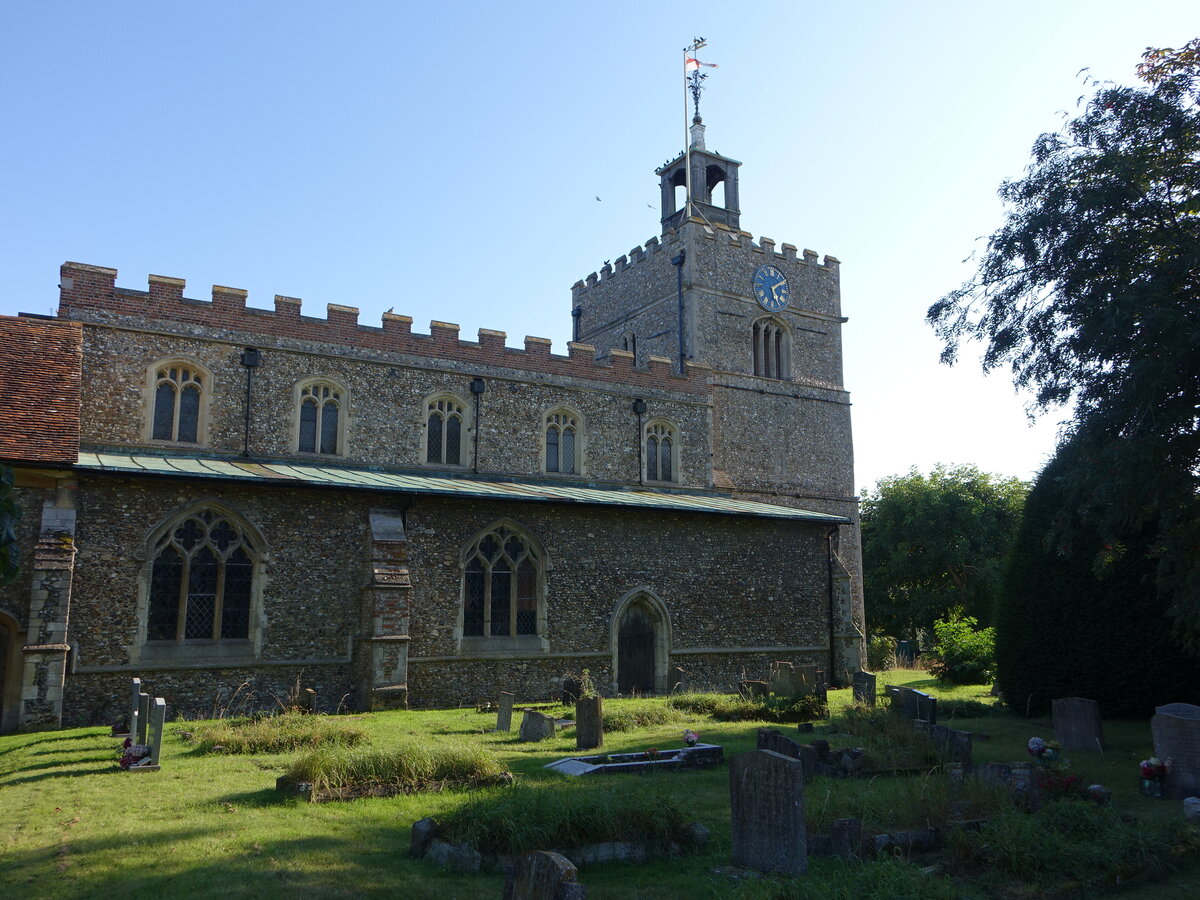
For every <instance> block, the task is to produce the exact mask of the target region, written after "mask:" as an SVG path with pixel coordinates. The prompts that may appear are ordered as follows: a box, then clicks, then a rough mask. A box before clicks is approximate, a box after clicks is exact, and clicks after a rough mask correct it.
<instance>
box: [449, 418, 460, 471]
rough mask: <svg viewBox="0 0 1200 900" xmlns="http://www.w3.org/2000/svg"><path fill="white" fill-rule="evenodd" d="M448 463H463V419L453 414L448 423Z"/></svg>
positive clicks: (452, 464) (453, 464) (457, 464)
mask: <svg viewBox="0 0 1200 900" xmlns="http://www.w3.org/2000/svg"><path fill="white" fill-rule="evenodd" d="M446 464H447V465H451V466H461V465H462V419H460V418H459V417H458V416H451V417H450V421H449V422H447V423H446Z"/></svg>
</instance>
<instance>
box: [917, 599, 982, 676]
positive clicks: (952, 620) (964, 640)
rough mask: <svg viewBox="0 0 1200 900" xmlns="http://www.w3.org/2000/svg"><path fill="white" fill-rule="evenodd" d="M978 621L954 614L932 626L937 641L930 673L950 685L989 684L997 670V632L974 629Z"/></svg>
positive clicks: (972, 617) (970, 617) (958, 612)
mask: <svg viewBox="0 0 1200 900" xmlns="http://www.w3.org/2000/svg"><path fill="white" fill-rule="evenodd" d="M978 624H979V620H978V619H976V618H975V617H974V616H964V615H962V613H961V612H960V611H952V612H951V613H950V616H949V618H946V619H938V620H937V621H936V622H934V623H933V632H934V635H935V636H936V641H935V643H934V647H933V657H934V660H933V665H931V666H930V667H929V671H930V672H932V673H933V675H934V677H935V678H937V679H938V681H948V682H950V683H951V684H987V683H989V682H990V681H991V680H992V678H993V677H994V676H995V671H996V630H995V629H994V628H981V629H979V630H978V631H976V630H975V626H976V625H978Z"/></svg>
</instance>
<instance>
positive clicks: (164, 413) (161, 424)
mask: <svg viewBox="0 0 1200 900" xmlns="http://www.w3.org/2000/svg"><path fill="white" fill-rule="evenodd" d="M174 425H175V386H174V385H173V384H171V383H170V382H168V381H164V382H161V383H160V384H159V385H158V388H157V389H156V390H155V392H154V433H153V434H152V435H151V436H152V437H153V438H154V440H156V441H169V440H171V430H172V428H173V426H174Z"/></svg>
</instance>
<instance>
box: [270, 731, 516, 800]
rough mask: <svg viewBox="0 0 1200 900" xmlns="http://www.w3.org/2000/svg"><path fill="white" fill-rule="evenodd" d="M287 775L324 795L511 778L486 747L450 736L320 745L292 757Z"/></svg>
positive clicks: (466, 784) (430, 787) (423, 788)
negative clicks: (362, 745) (378, 744)
mask: <svg viewBox="0 0 1200 900" xmlns="http://www.w3.org/2000/svg"><path fill="white" fill-rule="evenodd" d="M287 774H288V776H289V777H290V778H292V779H294V780H296V781H302V782H309V783H310V784H312V786H313V788H312V789H313V793H314V794H315V795H323V796H326V797H338V796H376V795H391V794H413V793H417V792H419V791H436V790H442V789H443V788H448V787H455V788H474V787H486V786H490V785H497V784H504V783H507V782H509V781H511V779H512V776H511V774H510V773H509V772H508V770H507V769H506V768H505V767H504V766H503V765H502V764H501V763H500V761H499V760H498V759H497V758H496V757H495V755H494V754H493V753H492V752H491V751H490V750H487V749H485V748H483V747H480V746H477V745H475V744H471V743H468V742H466V741H451V740H442V741H423V742H418V741H415V740H408V741H404V742H402V743H399V744H396V745H393V746H391V747H388V748H387V749H378V750H348V749H345V748H340V747H338V748H323V749H320V750H316V751H314V752H312V753H309V754H306V755H305V756H302V757H301V758H300V759H298V760H296V762H295V764H294V765H293V766H292V768H291V769H290V770H289V771H288V773H287Z"/></svg>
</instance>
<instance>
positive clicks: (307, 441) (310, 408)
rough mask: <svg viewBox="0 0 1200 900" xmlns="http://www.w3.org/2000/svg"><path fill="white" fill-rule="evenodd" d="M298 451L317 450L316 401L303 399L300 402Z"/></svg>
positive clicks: (314, 451)
mask: <svg viewBox="0 0 1200 900" xmlns="http://www.w3.org/2000/svg"><path fill="white" fill-rule="evenodd" d="M300 452H301V453H316V452H317V402H316V401H315V400H305V401H304V402H303V403H301V404H300Z"/></svg>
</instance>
